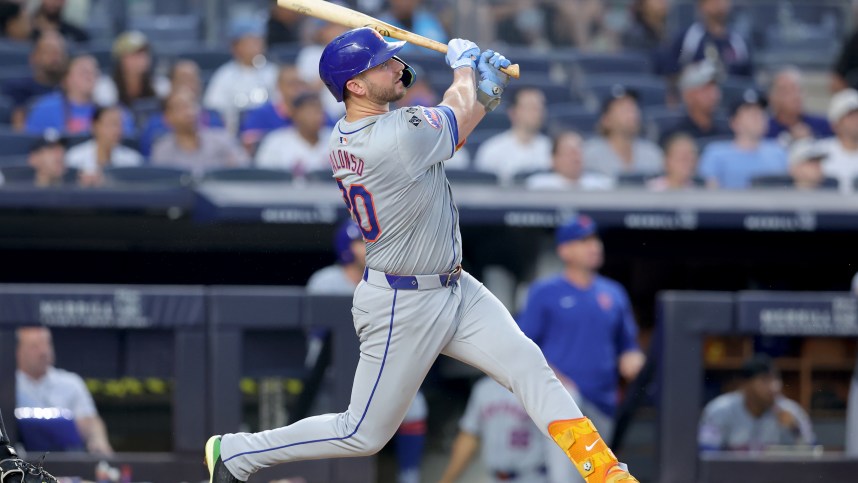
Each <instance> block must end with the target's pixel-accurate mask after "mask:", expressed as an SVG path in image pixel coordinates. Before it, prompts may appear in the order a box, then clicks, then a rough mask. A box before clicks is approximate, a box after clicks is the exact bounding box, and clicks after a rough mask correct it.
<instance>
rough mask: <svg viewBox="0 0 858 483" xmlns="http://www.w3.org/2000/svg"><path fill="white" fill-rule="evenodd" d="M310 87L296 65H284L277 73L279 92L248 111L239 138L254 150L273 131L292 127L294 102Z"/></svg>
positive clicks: (249, 148) (246, 146)
mask: <svg viewBox="0 0 858 483" xmlns="http://www.w3.org/2000/svg"><path fill="white" fill-rule="evenodd" d="M309 88H310V87H309V86H308V85H307V83H306V82H304V80H303V79H301V76H300V74H299V73H298V69H297V68H296V67H295V66H294V65H283V66H281V67H280V71H279V72H278V73H277V92H276V94H275V95H274V96H272V99H271V100H270V101H268V102H266V103H265V104H263V105H261V106H259V107H257V108H256V109H252V110H250V111H247V112H246V113H245V114H244V116H243V119H242V122H241V127H240V128H239V138H241V143H242V144H244V146H245V148H247V149H248V150H252V147H253V146H255V145H256V144H257V143H259V141H260V140H261V139H262V138H263V136H265V135H266V134H268V133H269V132H271V131H274V130H275V129H280V128H281V127H288V126H291V125H292V101H294V100H295V98H296V97H298V95H299V94H301V93H302V92H304V91H307V90H309Z"/></svg>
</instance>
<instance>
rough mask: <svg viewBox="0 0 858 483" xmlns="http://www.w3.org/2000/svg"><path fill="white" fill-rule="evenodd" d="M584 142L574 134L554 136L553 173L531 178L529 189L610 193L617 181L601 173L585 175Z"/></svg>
mask: <svg viewBox="0 0 858 483" xmlns="http://www.w3.org/2000/svg"><path fill="white" fill-rule="evenodd" d="M583 143H584V140H583V139H581V135H579V134H578V133H576V132H573V131H565V132H562V133H560V134H558V135H557V136H555V137H554V143H553V145H552V149H551V162H552V166H551V172H548V173H536V174H533V175H531V176H529V177H528V178H527V180H526V181H525V186H526V187H527V188H528V189H534V190H552V189H553V190H562V189H575V188H578V189H583V190H607V189H611V188H613V187H614V179H613V178H611V177H609V176H605V175H603V174H601V173H587V172H584V156H583V154H582V153H581V145H582V144H583Z"/></svg>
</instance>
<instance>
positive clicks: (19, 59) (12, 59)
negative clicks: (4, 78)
mask: <svg viewBox="0 0 858 483" xmlns="http://www.w3.org/2000/svg"><path fill="white" fill-rule="evenodd" d="M0 65H2V66H3V68H4V69H7V68H10V67H29V65H30V49H29V46H28V47H27V48H0Z"/></svg>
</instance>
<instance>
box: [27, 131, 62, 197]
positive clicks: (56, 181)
mask: <svg viewBox="0 0 858 483" xmlns="http://www.w3.org/2000/svg"><path fill="white" fill-rule="evenodd" d="M65 155H66V141H65V139H63V137H62V136H61V134H60V133H59V131H57V130H55V129H48V130H46V131H45V132H44V133H42V135H41V137H39V138H38V139H36V140H35V141H34V142H33V145H32V146H31V147H30V154H29V156H28V157H27V164H29V165H30V166H31V167H32V168H33V169H34V170H35V172H36V173H35V180H34V183H35V185H36V186H37V187H39V188H49V187H51V186H61V185H63V184H64V183H65V176H66V165H65V161H64V158H65Z"/></svg>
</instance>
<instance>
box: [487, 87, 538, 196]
mask: <svg viewBox="0 0 858 483" xmlns="http://www.w3.org/2000/svg"><path fill="white" fill-rule="evenodd" d="M507 115H508V116H509V121H510V124H511V127H510V128H509V129H508V130H507V131H504V132H502V133H500V134H498V135H496V136H493V137H491V138H489V139H487V140H486V141H485V142H484V143H483V144H482V145H480V148H479V150H477V155H476V156H475V166H476V168H477V169H478V170H480V171H488V172H491V173H495V174H497V175H498V179H499V180H500V182H501V183H503V184H509V183H510V182H511V181H512V178H513V176H514V175H515V174H516V173H522V172H527V171H536V170H540V169H548V168H549V167H550V166H551V139H549V138H548V136H546V135H544V134H542V133H541V132H540V131H541V130H542V126H543V124H544V122H545V95H544V94H543V93H542V91H540V90H539V89H534V88H529V87H525V88H522V89H519V90H517V91H515V92H514V93H513V98H512V103H511V104H510V106H509V107H508V108H507Z"/></svg>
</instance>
